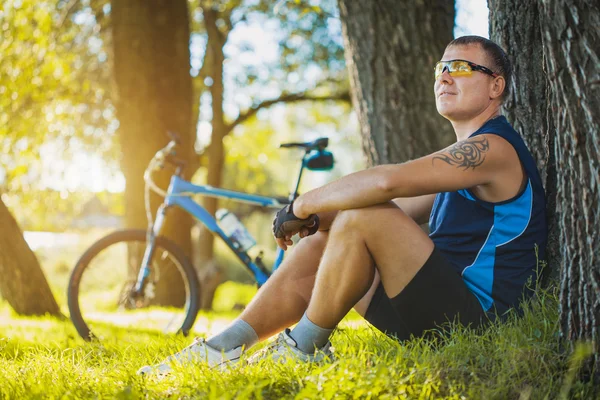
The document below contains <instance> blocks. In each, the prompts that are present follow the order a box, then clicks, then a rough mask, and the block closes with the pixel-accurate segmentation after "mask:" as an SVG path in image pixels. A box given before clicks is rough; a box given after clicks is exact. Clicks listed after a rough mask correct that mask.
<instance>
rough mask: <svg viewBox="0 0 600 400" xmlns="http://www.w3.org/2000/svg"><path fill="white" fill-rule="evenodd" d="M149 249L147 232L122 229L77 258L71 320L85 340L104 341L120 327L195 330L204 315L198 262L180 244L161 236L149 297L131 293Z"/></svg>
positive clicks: (71, 284)
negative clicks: (196, 323) (194, 327)
mask: <svg viewBox="0 0 600 400" xmlns="http://www.w3.org/2000/svg"><path fill="white" fill-rule="evenodd" d="M145 248H146V231H144V230H123V231H117V232H114V233H111V234H109V235H108V236H105V237H104V238H102V239H100V240H98V241H97V242H96V243H94V244H93V245H92V246H91V247H90V248H89V249H88V250H87V251H86V252H85V253H84V254H83V255H82V256H81V258H80V259H79V260H78V261H77V264H76V265H75V268H74V269H73V272H72V274H71V279H70V281H69V287H68V292H67V296H68V304H69V312H70V315H71V320H72V321H73V324H74V325H75V328H76V329H77V332H78V333H79V335H81V337H82V338H84V339H85V340H92V339H102V338H104V337H108V336H111V335H114V333H115V332H114V331H115V329H119V328H124V329H127V330H140V329H141V330H160V331H162V332H165V333H176V332H181V333H183V334H184V335H187V334H188V333H189V331H190V329H191V328H192V325H193V324H194V321H195V319H196V315H197V314H198V306H199V303H198V301H199V292H200V287H199V284H198V279H197V276H196V272H195V270H194V267H193V265H192V263H191V262H190V261H189V259H188V257H187V256H186V255H185V253H184V252H183V251H182V250H181V249H180V248H179V247H178V246H177V245H175V243H173V242H171V241H170V240H168V239H166V238H164V237H158V238H157V239H156V249H155V252H154V256H153V257H152V262H151V273H150V276H149V277H148V281H147V282H148V283H147V285H146V288H145V290H144V295H143V297H142V298H138V299H133V298H132V297H131V296H130V292H131V288H132V287H133V286H134V285H135V282H136V280H137V274H138V272H139V269H140V266H141V263H142V256H143V254H144V250H145Z"/></svg>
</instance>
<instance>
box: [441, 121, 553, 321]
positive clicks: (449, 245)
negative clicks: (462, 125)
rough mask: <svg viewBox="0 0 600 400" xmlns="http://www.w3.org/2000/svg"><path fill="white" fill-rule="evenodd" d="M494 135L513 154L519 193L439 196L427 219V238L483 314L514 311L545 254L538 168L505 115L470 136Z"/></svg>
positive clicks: (446, 194) (448, 194) (544, 225)
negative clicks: (498, 198)
mask: <svg viewBox="0 0 600 400" xmlns="http://www.w3.org/2000/svg"><path fill="white" fill-rule="evenodd" d="M481 134H494V135H498V136H500V137H502V138H504V139H505V140H506V141H507V142H509V143H510V144H511V145H512V146H513V147H514V149H515V150H516V152H517V155H518V156H519V159H520V160H521V164H522V166H523V169H524V171H525V175H526V177H525V178H526V184H525V187H524V188H523V190H521V192H520V193H518V194H517V195H516V196H515V197H514V198H512V199H509V200H506V201H502V202H499V203H490V202H487V201H483V200H480V199H478V198H477V197H476V196H475V195H474V194H473V193H472V192H471V191H470V190H469V189H462V190H459V191H456V192H447V193H439V194H438V195H437V196H436V198H435V202H434V204H433V209H432V211H431V215H430V218H429V230H430V235H429V236H430V238H431V239H432V240H433V242H434V243H435V245H436V247H437V248H438V250H440V251H441V252H442V254H443V255H444V256H445V257H446V259H447V260H448V261H449V262H450V264H451V265H452V266H453V267H454V268H455V269H456V270H457V271H458V272H459V273H460V274H461V275H462V278H463V280H464V282H465V283H466V285H467V287H468V288H469V289H470V290H471V292H473V294H475V296H476V297H477V299H478V300H479V302H480V303H481V305H482V307H483V309H484V310H485V311H488V310H492V309H493V308H495V310H496V312H498V313H500V314H502V313H504V312H505V311H506V310H508V309H509V308H512V307H516V308H517V309H518V308H519V307H518V306H519V302H520V300H521V299H522V298H523V295H530V294H531V290H530V288H528V287H526V284H527V282H528V280H529V279H530V278H533V279H534V280H535V273H536V271H537V265H538V260H544V258H545V252H546V241H547V231H546V203H545V196H544V188H543V186H542V180H541V178H540V175H539V172H538V170H537V166H536V164H535V161H534V159H533V157H532V156H531V153H530V152H529V150H528V149H527V146H526V145H525V142H523V139H522V138H521V136H520V135H519V134H518V133H517V132H516V131H515V130H514V129H513V128H512V127H511V126H510V124H509V123H508V121H507V120H506V118H505V117H503V116H500V117H496V118H494V119H491V120H489V121H487V122H486V123H485V124H484V125H483V126H482V127H481V128H479V129H478V130H477V131H475V132H474V133H473V134H471V136H470V137H474V136H477V135H481Z"/></svg>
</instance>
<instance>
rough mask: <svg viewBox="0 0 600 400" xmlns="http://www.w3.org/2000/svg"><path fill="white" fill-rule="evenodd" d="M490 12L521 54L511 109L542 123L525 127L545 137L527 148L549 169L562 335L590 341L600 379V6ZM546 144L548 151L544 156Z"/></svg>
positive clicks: (517, 4)
mask: <svg viewBox="0 0 600 400" xmlns="http://www.w3.org/2000/svg"><path fill="white" fill-rule="evenodd" d="M490 11H491V13H490V15H491V16H492V38H493V39H495V40H497V41H498V42H500V43H501V44H504V45H505V47H506V48H507V49H508V50H509V52H510V51H511V50H513V53H518V52H517V51H514V49H518V50H519V52H521V54H519V55H515V54H513V62H514V63H515V70H516V71H517V73H518V74H519V77H518V78H519V81H520V83H519V82H517V83H516V86H519V90H518V91H517V93H516V95H515V96H514V98H513V103H512V104H509V106H508V107H507V108H511V109H513V110H517V109H518V110H521V111H518V112H522V113H526V112H527V111H526V110H535V112H534V115H532V116H531V118H532V119H535V121H536V122H534V123H533V124H530V122H527V121H525V120H522V121H521V122H520V123H521V124H522V126H524V127H525V126H528V127H529V129H530V132H531V134H533V135H534V136H535V135H539V136H538V138H539V140H538V139H537V138H536V140H535V141H534V140H532V139H533V138H530V139H529V145H530V146H532V144H533V147H534V154H536V155H537V156H538V157H540V159H539V164H540V166H541V167H542V168H544V167H545V173H546V174H547V178H546V185H547V188H546V189H547V191H549V197H550V201H551V202H552V198H553V197H555V199H556V200H555V203H554V204H555V206H554V205H552V207H556V208H555V209H551V210H550V211H554V212H555V215H554V216H553V217H551V219H550V229H551V232H552V233H555V234H556V233H558V234H559V235H560V237H559V243H560V245H559V246H557V247H558V248H560V255H559V257H556V258H555V260H560V290H561V292H560V297H561V331H562V333H563V336H564V337H565V338H567V339H569V340H572V341H575V340H584V341H592V343H593V349H594V357H592V360H591V362H590V363H589V364H587V365H586V368H585V371H586V372H591V371H593V370H594V369H593V368H594V364H595V374H596V375H595V379H600V354H599V353H600V352H599V343H600V332H599V329H600V259H599V258H598V256H597V255H598V254H600V239H599V237H598V234H597V229H598V226H600V211H599V210H600V204H599V203H600V202H599V197H600V193H599V184H600V178H599V171H600V163H599V161H598V160H599V157H600V80H599V76H600V33H599V31H598V26H600V5H599V4H598V3H597V2H594V1H586V0H551V1H550V0H546V1H539V0H538V1H537V2H521V1H512V2H506V1H499V0H494V1H490ZM507 20H510V21H512V22H509V23H508V24H506V21H507ZM542 78H543V82H540V79H542ZM527 85H531V87H528V86H527ZM521 88H522V89H521ZM518 112H517V111H514V114H512V115H513V116H517V115H518V114H517V113H518ZM523 115H526V114H523ZM542 116H546V118H547V119H546V121H545V122H544V118H542ZM536 123H539V124H540V125H535V124H536ZM526 124H530V125H526ZM536 128H537V132H536V133H534V131H535V130H536ZM527 135H529V134H526V137H527ZM541 143H545V145H546V146H547V148H546V149H545V150H542V151H539V152H538V149H540V148H541V147H543V145H541ZM536 144H537V145H538V148H536V147H535V146H536ZM543 157H545V158H543ZM553 185H554V186H553ZM553 192H554V193H553ZM552 247H553V246H552V245H550V249H549V250H551V249H552ZM551 261H552V260H551Z"/></svg>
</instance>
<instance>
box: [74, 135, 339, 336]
mask: <svg viewBox="0 0 600 400" xmlns="http://www.w3.org/2000/svg"><path fill="white" fill-rule="evenodd" d="M178 144H179V142H178V138H177V136H176V135H174V134H171V140H170V141H169V143H168V144H167V145H166V146H165V147H164V148H162V149H160V150H159V151H157V152H156V154H155V155H154V157H153V158H152V160H151V161H150V163H149V164H148V167H147V168H146V171H145V173H144V181H145V191H144V192H145V205H146V214H147V216H148V229H146V230H143V229H127V230H119V231H115V232H113V233H110V234H108V235H107V236H105V237H103V238H101V239H99V240H98V241H96V242H95V243H94V244H92V245H91V246H90V247H89V248H88V249H87V250H86V251H85V252H84V254H83V255H82V256H81V258H79V260H78V261H77V263H76V265H75V267H74V269H73V272H72V273H71V277H70V280H69V285H68V289H67V297H68V307H69V312H70V316H71V320H72V322H73V324H74V325H75V328H76V329H77V332H78V333H79V335H80V336H81V337H82V338H83V339H85V340H88V341H89V340H93V339H100V338H101V337H102V335H101V334H98V332H102V330H103V329H111V328H112V327H113V326H114V325H115V324H119V323H122V322H124V323H125V324H126V325H127V324H129V325H130V324H131V323H132V322H135V323H136V325H137V326H138V327H142V328H143V327H144V324H145V323H150V322H154V323H161V324H166V325H165V326H164V328H163V329H162V331H163V332H164V333H170V332H179V333H182V334H184V335H188V333H189V331H190V330H191V328H192V326H193V325H194V322H195V320H196V316H197V314H198V308H199V297H200V291H201V288H200V285H199V282H198V277H197V274H196V271H195V269H194V266H193V264H192V262H191V261H190V259H189V258H188V256H187V255H186V254H185V252H184V251H183V250H182V249H181V248H179V246H178V245H176V244H175V243H174V242H172V241H171V240H169V239H167V238H165V237H163V236H160V232H161V228H162V226H163V224H164V221H165V218H166V214H167V211H168V210H169V209H171V208H172V207H179V208H181V209H183V210H184V211H185V212H187V213H189V214H191V215H192V216H194V217H195V218H196V219H197V220H198V221H200V222H201V223H202V224H204V226H205V227H206V228H207V229H208V230H209V231H210V232H212V234H214V235H215V236H216V237H218V238H220V239H221V240H223V241H224V242H225V243H226V245H227V246H228V247H229V248H230V249H231V250H232V251H233V252H234V254H235V255H236V256H237V258H238V259H239V260H240V261H241V262H242V264H243V265H244V266H245V267H246V268H247V269H248V270H249V272H250V273H251V275H252V277H253V278H254V280H255V282H256V283H257V284H258V286H259V287H260V286H261V285H263V284H264V283H265V282H266V281H267V279H269V276H270V275H271V274H272V273H273V272H274V271H275V270H276V269H277V268H278V267H279V265H280V264H281V262H282V260H283V250H281V249H280V248H278V249H277V253H276V258H275V262H274V264H273V267H272V270H271V271H269V270H268V269H267V268H266V266H265V265H264V261H263V258H262V257H263V255H262V253H259V255H258V256H256V257H255V258H254V259H251V257H250V256H249V255H248V253H247V250H248V243H247V241H248V240H249V237H248V236H247V235H248V233H247V230H245V228H244V227H243V225H241V223H239V221H238V220H237V219H234V223H239V225H238V226H237V228H236V229H235V230H234V231H230V232H226V229H225V226H224V223H225V222H226V218H227V215H232V214H228V213H225V214H224V215H222V217H223V220H221V221H220V222H217V220H216V219H215V217H213V216H212V215H211V214H210V213H209V212H208V211H206V209H204V208H203V207H202V206H201V205H200V204H198V203H197V202H196V201H195V200H194V199H192V198H191V196H192V195H202V196H212V197H217V198H225V199H232V200H235V201H239V202H246V203H251V204H255V205H258V206H261V207H266V208H273V209H280V208H281V207H283V206H285V205H286V204H289V203H290V202H291V201H293V200H294V199H295V198H296V197H298V188H299V185H300V180H301V178H302V173H303V171H304V169H305V168H306V169H310V170H317V171H322V170H329V169H331V168H332V167H333V163H334V160H333V155H332V153H331V152H329V151H328V150H326V148H327V146H328V144H329V140H328V138H319V139H317V140H315V141H313V142H308V143H284V144H281V145H280V148H301V149H304V150H305V153H304V156H303V157H302V161H301V166H300V171H299V173H298V177H297V179H296V184H295V189H294V191H293V192H292V193H291V194H290V195H289V197H268V196H260V195H253V194H247V193H244V192H237V191H232V190H226V189H220V188H214V187H211V186H208V185H195V184H193V183H191V182H189V181H186V180H185V179H184V178H183V169H184V167H185V163H184V162H182V160H179V159H177V152H176V147H177V145H178ZM167 164H170V165H171V166H173V167H174V168H175V172H174V173H173V174H172V175H171V179H170V184H169V187H168V189H167V190H166V191H164V190H163V189H161V188H160V187H158V185H157V184H156V183H155V182H154V180H153V178H152V175H153V173H154V172H156V171H159V170H162V169H164V168H165V166H166V165H167ZM151 191H152V192H155V193H157V194H159V195H161V196H162V197H164V200H163V202H162V204H161V205H160V206H159V208H158V211H157V213H156V217H155V218H153V216H152V213H151V211H150V192H151ZM221 214H223V213H221ZM229 222H231V221H229ZM229 222H228V224H229ZM229 225H230V224H229ZM228 228H231V226H229V227H228ZM250 240H252V239H251V238H250ZM142 250H143V257H141V262H139V258H140V256H141V254H142ZM116 257H122V260H123V261H124V262H122V263H115V258H116ZM96 263H98V264H96ZM168 263H172V265H171V264H168ZM107 264H108V266H109V268H110V269H109V270H108V272H104V271H102V270H100V269H99V268H100V267H104V266H107ZM96 265H97V266H98V267H96ZM177 273H178V274H179V277H178V278H177ZM174 274H175V275H174ZM174 276H175V278H174ZM161 277H163V278H164V279H165V280H166V279H170V280H171V286H172V285H176V284H182V285H183V287H184V296H183V297H184V299H181V298H180V299H179V303H178V304H177V305H176V306H175V307H170V308H168V309H164V310H161V311H160V312H157V311H156V309H155V308H154V307H153V300H155V299H156V297H157V293H158V292H159V291H160V290H165V289H164V288H165V287H167V286H169V285H167V284H163V285H162V286H161V285H159V282H160V279H161ZM173 279H175V283H172V282H173ZM177 279H179V281H177ZM177 282H179V283H177ZM101 283H106V284H107V285H108V291H107V290H104V289H98V285H99V284H101ZM161 287H162V288H163V289H161ZM167 289H169V287H167ZM170 289H171V290H172V288H170ZM115 297H116V299H117V300H116V301H115V300H114V298H115ZM82 311H83V312H82ZM167 312H168V313H169V314H168V315H167ZM124 314H126V315H124ZM90 324H91V325H93V328H94V331H92V327H90Z"/></svg>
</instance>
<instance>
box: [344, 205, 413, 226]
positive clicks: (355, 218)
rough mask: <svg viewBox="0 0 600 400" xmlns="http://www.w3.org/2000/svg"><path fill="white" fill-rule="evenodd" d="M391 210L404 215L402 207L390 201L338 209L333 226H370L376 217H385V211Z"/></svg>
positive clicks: (375, 220)
mask: <svg viewBox="0 0 600 400" xmlns="http://www.w3.org/2000/svg"><path fill="white" fill-rule="evenodd" d="M391 210H393V211H394V212H396V213H402V214H403V215H406V214H405V213H404V211H402V209H400V208H399V207H398V206H396V205H395V204H392V203H391V202H390V203H385V204H377V205H374V206H369V207H364V208H353V209H349V210H342V211H340V212H339V213H338V215H337V217H336V219H335V221H333V227H337V228H340V227H344V228H349V227H364V226H370V225H371V224H373V223H377V218H386V214H385V212H389V211H391ZM382 212H383V213H382Z"/></svg>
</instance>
